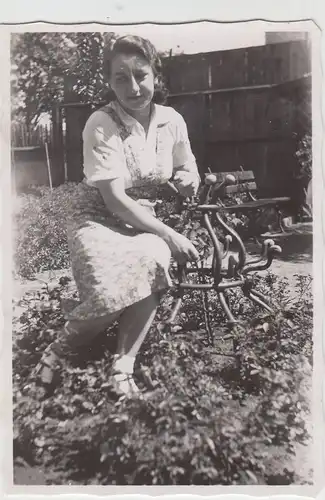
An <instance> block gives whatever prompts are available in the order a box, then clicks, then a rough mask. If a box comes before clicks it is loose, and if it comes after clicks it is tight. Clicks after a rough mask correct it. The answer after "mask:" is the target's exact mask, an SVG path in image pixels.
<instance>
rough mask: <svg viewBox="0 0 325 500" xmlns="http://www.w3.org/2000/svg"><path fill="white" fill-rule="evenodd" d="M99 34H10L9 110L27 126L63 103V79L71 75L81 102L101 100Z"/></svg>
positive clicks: (101, 78) (104, 90)
mask: <svg viewBox="0 0 325 500" xmlns="http://www.w3.org/2000/svg"><path fill="white" fill-rule="evenodd" d="M102 51H103V35H102V34H101V33H95V32H94V33H78V32H76V33H74V32H70V33H68V32H67V33H63V32H62V33H55V32H54V33H14V34H13V35H12V40H11V55H12V88H11V91H12V111H13V114H14V116H15V117H17V115H18V116H19V115H22V116H24V117H25V120H26V121H27V123H29V122H30V121H31V120H36V121H37V119H38V118H39V116H40V114H41V113H43V112H50V111H51V109H52V107H53V104H54V103H56V102H59V101H62V100H63V97H64V77H65V76H68V75H75V76H76V80H75V85H76V86H77V88H76V91H77V92H78V94H79V96H80V99H81V100H93V99H95V98H97V97H98V98H99V99H100V98H102V97H103V95H104V94H103V93H105V92H106V91H107V88H106V86H105V85H104V82H103V75H102Z"/></svg>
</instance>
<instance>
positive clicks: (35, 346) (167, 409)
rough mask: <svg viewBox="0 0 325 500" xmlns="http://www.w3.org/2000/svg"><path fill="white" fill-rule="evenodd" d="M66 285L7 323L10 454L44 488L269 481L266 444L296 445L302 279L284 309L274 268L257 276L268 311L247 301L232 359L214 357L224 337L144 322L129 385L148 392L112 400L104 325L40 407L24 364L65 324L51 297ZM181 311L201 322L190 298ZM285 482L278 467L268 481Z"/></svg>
mask: <svg viewBox="0 0 325 500" xmlns="http://www.w3.org/2000/svg"><path fill="white" fill-rule="evenodd" d="M68 287H69V279H68V278H66V279H65V278H62V279H61V281H60V283H59V284H57V285H55V286H45V287H44V288H43V290H42V291H40V292H39V294H37V295H34V296H33V295H29V296H28V295H27V296H26V297H25V298H24V299H22V300H21V301H20V303H18V304H17V307H19V308H20V311H19V314H16V317H17V319H16V320H15V321H14V325H13V388H14V454H15V457H19V456H20V457H23V458H24V459H25V460H26V461H27V462H29V463H32V464H34V465H35V466H37V467H39V468H41V469H42V470H46V471H48V473H47V481H48V483H49V484H67V483H68V484H85V485H86V484H101V485H105V484H119V485H125V484H139V485H141V484H149V485H153V484H156V485H169V484H207V485H213V484H223V485H230V484H232V485H236V484H269V482H270V484H271V483H272V481H273V480H274V474H273V469H272V466H270V465H268V466H266V463H267V461H268V460H269V457H270V454H271V453H272V450H274V449H277V450H279V449H280V450H282V451H283V452H284V453H286V454H289V455H290V454H291V455H292V454H293V453H294V447H295V444H296V443H297V442H302V443H304V442H306V439H307V432H306V428H305V422H304V416H305V411H308V405H307V400H306V397H305V394H304V391H303V384H304V382H306V380H309V378H310V373H308V370H309V369H310V368H308V367H309V364H308V362H306V358H309V357H310V353H311V348H312V338H311V335H312V304H311V298H310V283H308V280H307V279H304V278H299V279H298V281H297V289H296V292H297V293H296V296H295V299H293V300H291V301H289V300H287V301H286V303H285V307H284V309H283V308H282V307H281V308H280V307H279V306H277V303H281V302H282V300H283V297H286V298H288V296H289V295H288V289H287V286H286V285H285V283H284V282H283V281H282V282H281V281H279V280H277V279H276V277H275V276H274V275H269V276H268V277H267V278H266V279H265V280H261V282H260V290H262V291H263V290H264V291H266V290H269V288H270V287H271V294H272V296H273V298H274V299H275V307H277V309H276V314H275V315H274V316H261V315H260V316H259V317H258V316H256V314H254V312H255V310H254V306H251V305H250V304H247V302H248V301H245V304H246V305H245V306H244V307H242V313H241V319H242V321H243V327H242V329H241V330H240V331H239V333H238V347H237V351H236V352H235V353H234V352H233V351H232V356H234V357H227V356H224V357H221V356H220V355H218V354H216V353H217V352H219V351H220V348H221V346H222V345H223V344H224V341H217V344H216V346H215V347H214V348H212V347H209V346H207V345H206V344H205V342H204V341H203V340H202V339H201V338H200V335H197V334H196V332H195V330H194V329H193V324H192V330H191V331H189V330H186V329H185V328H184V329H182V330H181V331H178V333H176V332H173V333H172V334H171V335H161V334H159V333H158V329H155V328H154V329H152V331H151V333H150V335H149V337H148V338H147V340H146V343H145V345H144V346H143V348H142V350H141V354H140V356H139V359H138V360H137V367H136V376H137V378H138V384H139V386H141V387H146V388H147V389H148V388H149V389H150V392H147V393H146V394H144V395H143V397H142V398H134V399H130V400H121V401H120V402H118V403H116V402H114V401H113V400H112V399H111V398H110V396H109V369H110V362H111V352H113V350H114V341H115V330H114V328H113V327H112V328H111V329H110V330H108V331H107V332H105V333H104V334H103V335H102V336H100V337H99V338H98V339H97V340H96V341H95V342H94V344H92V346H91V348H88V347H87V348H84V349H81V350H80V352H79V353H78V356H77V357H74V358H73V359H71V360H69V361H68V363H67V366H66V368H65V376H64V382H63V385H62V387H60V388H59V389H58V390H57V391H56V393H55V394H54V396H53V397H51V398H50V399H48V400H46V401H44V402H42V403H39V402H37V400H36V397H35V396H36V395H35V393H34V392H33V372H32V370H33V368H34V366H35V365H36V363H37V361H38V360H39V358H40V356H41V353H42V352H43V350H44V348H45V347H46V346H47V345H48V344H49V343H50V342H51V341H52V340H53V339H54V338H55V336H56V335H57V330H58V328H59V327H60V326H61V325H62V323H63V318H62V315H61V311H60V299H61V297H62V295H63V294H65V293H66V292H67V289H68ZM233 300H234V303H235V304H238V302H239V301H238V297H235V296H234V297H233ZM168 301H169V298H168V296H167V297H166V298H165V304H164V307H166V305H168ZM238 307H239V306H238ZM188 310H191V311H192V319H193V320H195V319H196V321H197V324H200V321H201V319H200V318H201V307H200V304H199V303H198V301H197V297H196V296H195V295H191V296H190V295H189V296H187V297H186V298H185V305H184V309H183V310H182V313H184V312H185V314H186V313H187V311H188ZM214 312H215V313H216V318H217V319H216V320H215V324H214V328H215V329H218V327H219V326H218V325H220V321H219V320H218V311H214ZM161 314H162V312H160V316H161ZM252 317H254V318H255V319H254V320H250V319H249V318H252ZM103 352H104V354H103ZM221 359H223V362H221ZM225 360H226V361H227V362H226V363H225V362H224V361H225ZM276 465H277V466H278V463H277V464H276ZM272 478H273V479H272ZM295 480H297V476H295V473H294V471H293V470H292V469H291V468H290V466H288V467H287V468H285V467H283V471H282V474H280V475H279V476H278V479H277V481H278V482H277V484H290V483H292V482H293V481H295Z"/></svg>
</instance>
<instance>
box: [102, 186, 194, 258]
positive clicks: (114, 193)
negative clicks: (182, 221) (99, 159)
mask: <svg viewBox="0 0 325 500" xmlns="http://www.w3.org/2000/svg"><path fill="white" fill-rule="evenodd" d="M96 187H97V188H98V189H99V191H100V193H101V195H102V197H103V199H104V202H105V204H106V206H107V208H108V210H109V211H110V212H111V213H113V214H115V215H117V216H118V217H119V218H120V219H121V220H123V221H124V222H125V223H127V224H130V225H131V226H133V227H134V228H136V229H139V230H140V231H144V232H148V233H153V234H156V235H157V236H159V237H160V238H162V239H163V240H164V241H165V242H166V243H167V245H168V246H169V248H170V250H171V253H172V255H173V256H174V257H175V259H176V260H177V261H178V262H179V263H185V262H186V260H188V259H190V260H192V259H194V260H196V259H198V257H199V254H198V252H197V250H196V248H195V247H194V246H193V244H192V243H191V242H190V240H188V239H187V238H185V236H183V235H181V234H179V233H177V232H176V231H174V230H173V229H172V228H170V227H169V226H167V225H166V224H164V223H163V222H161V221H160V220H159V219H157V218H156V217H155V216H154V215H151V214H150V213H149V212H148V211H147V210H146V209H145V208H144V207H142V206H141V205H140V204H139V203H137V202H136V201H134V200H132V198H130V197H129V196H128V195H127V194H126V193H125V189H124V182H123V180H122V179H114V180H109V181H105V180H102V181H98V182H96Z"/></svg>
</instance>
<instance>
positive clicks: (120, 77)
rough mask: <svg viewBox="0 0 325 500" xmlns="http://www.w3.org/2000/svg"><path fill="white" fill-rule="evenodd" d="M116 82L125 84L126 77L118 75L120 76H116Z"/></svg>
mask: <svg viewBox="0 0 325 500" xmlns="http://www.w3.org/2000/svg"><path fill="white" fill-rule="evenodd" d="M116 81H117V82H118V83H125V82H127V77H126V76H125V75H120V76H117V77H116Z"/></svg>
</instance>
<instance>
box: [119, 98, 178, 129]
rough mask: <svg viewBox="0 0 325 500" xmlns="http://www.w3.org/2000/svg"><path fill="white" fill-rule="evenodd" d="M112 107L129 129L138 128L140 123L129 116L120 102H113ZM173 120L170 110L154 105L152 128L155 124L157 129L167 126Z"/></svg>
mask: <svg viewBox="0 0 325 500" xmlns="http://www.w3.org/2000/svg"><path fill="white" fill-rule="evenodd" d="M110 106H111V107H112V108H113V109H114V110H115V111H116V113H117V114H118V115H119V117H120V118H121V120H122V121H123V123H124V124H125V125H126V126H127V127H129V128H133V127H138V126H139V122H138V121H137V120H136V119H135V118H133V116H131V115H129V114H128V113H127V112H126V111H125V109H123V108H122V106H121V105H120V104H119V102H118V101H112V102H111V103H110ZM170 119H171V116H170V112H169V108H168V107H166V106H161V105H159V104H155V103H152V112H151V118H150V126H152V125H153V124H155V125H156V126H157V127H159V126H162V125H165V124H166V123H168V122H169V121H170Z"/></svg>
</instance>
